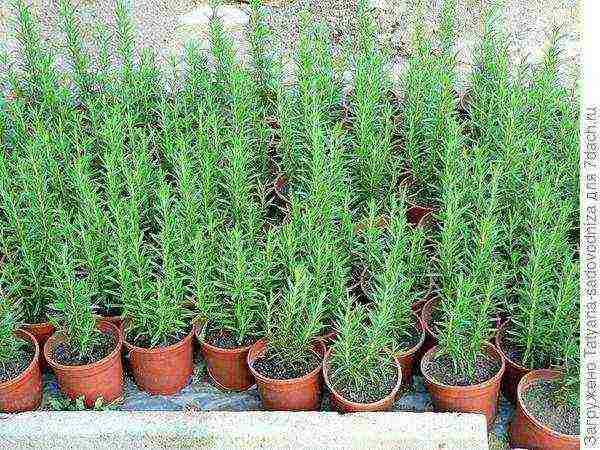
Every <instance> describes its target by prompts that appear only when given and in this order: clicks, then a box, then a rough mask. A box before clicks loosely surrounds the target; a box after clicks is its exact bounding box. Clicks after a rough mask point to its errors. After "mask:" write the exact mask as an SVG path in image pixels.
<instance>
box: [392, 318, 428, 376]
mask: <svg viewBox="0 0 600 450" xmlns="http://www.w3.org/2000/svg"><path fill="white" fill-rule="evenodd" d="M415 319H416V321H417V323H418V324H419V330H420V331H421V338H420V339H419V342H418V343H417V344H416V345H415V346H414V347H413V348H411V349H409V350H407V351H406V352H403V353H397V354H396V355H394V356H395V358H396V359H397V360H398V363H399V364H400V366H401V367H402V386H410V385H412V382H413V367H414V364H415V358H416V356H417V352H418V351H419V350H420V349H421V347H422V346H423V343H424V342H425V331H424V330H423V322H422V321H421V319H420V318H419V317H417V315H416V314H415ZM419 362H420V361H419Z"/></svg>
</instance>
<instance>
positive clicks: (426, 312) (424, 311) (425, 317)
mask: <svg viewBox="0 0 600 450" xmlns="http://www.w3.org/2000/svg"><path fill="white" fill-rule="evenodd" d="M429 295H435V294H432V293H430V294H428V296H429ZM439 303H440V299H439V297H433V298H430V299H429V300H426V302H425V304H424V305H423V306H422V307H421V315H420V317H421V324H422V325H423V331H425V340H424V341H423V345H421V348H419V350H418V351H417V353H416V354H415V357H414V360H415V363H414V365H415V366H416V367H415V373H418V374H420V373H421V360H422V359H423V355H425V353H427V352H428V351H429V350H431V349H432V348H433V347H435V346H436V345H437V342H438V340H437V336H436V335H435V332H434V329H433V324H432V323H431V315H432V312H433V310H434V309H435V307H436V306H437V305H439Z"/></svg>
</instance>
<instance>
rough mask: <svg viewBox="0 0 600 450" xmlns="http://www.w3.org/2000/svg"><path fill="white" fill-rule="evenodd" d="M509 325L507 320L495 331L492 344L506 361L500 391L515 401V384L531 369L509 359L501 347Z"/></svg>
mask: <svg viewBox="0 0 600 450" xmlns="http://www.w3.org/2000/svg"><path fill="white" fill-rule="evenodd" d="M508 326H509V322H505V323H504V324H503V325H502V326H501V327H500V328H499V329H498V331H497V332H496V336H495V338H494V344H495V345H496V348H497V349H498V352H499V353H500V354H501V355H502V357H503V358H504V362H505V363H506V371H505V372H504V377H502V385H501V389H502V393H503V394H504V396H505V397H506V398H507V399H508V400H509V401H511V402H513V403H515V404H516V403H517V386H518V385H519V381H521V378H523V377H524V376H525V375H527V374H528V373H529V372H531V369H528V368H526V367H523V366H521V365H519V364H517V363H516V362H514V361H513V360H511V359H510V358H509V357H508V356H507V355H506V353H505V352H504V350H503V348H502V343H503V339H504V333H505V332H506V329H507V328H508Z"/></svg>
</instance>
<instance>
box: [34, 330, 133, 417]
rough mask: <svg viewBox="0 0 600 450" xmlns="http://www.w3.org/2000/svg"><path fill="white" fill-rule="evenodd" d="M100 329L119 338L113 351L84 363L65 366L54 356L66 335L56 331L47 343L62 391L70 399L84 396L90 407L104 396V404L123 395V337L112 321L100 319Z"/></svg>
mask: <svg viewBox="0 0 600 450" xmlns="http://www.w3.org/2000/svg"><path fill="white" fill-rule="evenodd" d="M97 327H98V329H99V330H101V331H103V332H110V333H112V334H113V335H114V336H116V337H117V345H116V346H115V348H114V350H113V351H112V352H111V353H110V354H109V355H108V356H106V357H104V358H102V359H101V360H100V361H96V362H94V363H92V364H86V365H84V366H66V365H63V364H60V363H59V362H58V361H56V360H55V359H54V349H55V348H56V346H57V345H58V344H59V343H60V342H63V341H64V336H63V335H61V334H58V333H55V334H53V335H52V336H51V337H50V339H48V341H47V342H46V346H45V347H44V355H45V356H46V360H47V361H48V364H49V365H50V367H51V368H52V370H54V373H55V374H56V378H57V380H58V385H59V386H60V390H61V392H62V393H63V394H65V395H66V396H67V397H69V398H70V399H77V398H78V397H81V396H83V397H84V400H85V402H84V403H85V406H87V407H88V408H91V407H92V406H94V403H96V400H97V399H99V398H100V397H102V400H103V401H104V402H105V403H111V402H113V401H115V400H116V399H118V398H120V397H122V396H123V364H122V359H121V349H122V347H123V336H122V335H121V332H120V331H119V329H118V328H117V327H116V326H115V325H114V324H112V323H110V322H105V321H99V322H98V325H97Z"/></svg>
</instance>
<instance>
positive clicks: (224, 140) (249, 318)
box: [193, 5, 271, 391]
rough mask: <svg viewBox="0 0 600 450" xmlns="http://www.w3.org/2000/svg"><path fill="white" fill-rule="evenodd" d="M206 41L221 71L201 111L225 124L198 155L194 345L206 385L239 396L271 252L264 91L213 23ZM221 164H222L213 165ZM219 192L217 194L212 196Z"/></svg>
mask: <svg viewBox="0 0 600 450" xmlns="http://www.w3.org/2000/svg"><path fill="white" fill-rule="evenodd" d="M255 6H256V5H255ZM211 37H212V42H213V47H212V48H213V54H214V56H215V58H216V59H217V61H219V65H220V67H221V69H220V71H219V74H218V76H217V78H216V80H215V82H214V83H212V84H210V85H208V86H207V88H208V92H205V94H204V95H205V98H206V100H205V104H206V105H207V107H208V108H207V109H208V111H207V118H208V123H209V124H213V123H215V124H216V123H217V122H218V121H219V119H221V120H222V122H221V126H212V125H211V126H210V128H209V137H208V139H207V141H208V142H207V144H208V145H207V146H206V147H205V149H204V150H203V152H204V153H205V156H204V157H203V159H207V160H212V161H213V164H210V161H202V163H201V164H202V168H203V169H204V170H203V171H202V172H203V173H202V174H201V175H200V177H201V182H200V189H199V191H200V192H202V194H203V195H202V198H204V199H205V201H210V202H211V204H212V209H209V208H200V214H199V215H198V217H199V218H200V223H199V230H200V232H199V233H198V238H197V240H196V241H197V242H196V243H195V245H196V246H198V248H199V250H200V252H199V254H198V255H197V257H196V258H195V263H194V271H193V273H194V280H195V286H194V293H195V297H196V302H197V308H198V310H199V313H200V316H201V320H202V325H201V326H198V327H197V337H198V339H199V341H200V344H201V347H202V353H203V356H204V358H205V360H206V363H207V368H208V374H209V377H210V378H211V380H212V381H213V382H214V383H215V384H216V385H217V386H218V387H220V388H222V389H227V390H236V391H240V390H245V389H247V388H249V387H250V386H252V385H253V384H254V383H255V382H254V378H253V377H252V374H251V373H250V371H249V370H248V365H247V356H248V352H249V350H250V347H251V345H252V344H254V343H255V342H256V341H257V340H258V338H259V337H260V334H261V328H260V315H259V311H260V309H261V307H262V305H263V304H264V300H263V298H264V295H265V293H264V292H263V291H262V284H263V280H266V279H268V277H269V273H270V272H271V269H270V268H269V267H265V266H264V264H263V256H265V255H266V254H267V253H268V252H267V250H266V249H264V248H263V245H264V243H263V240H264V239H263V226H264V224H265V211H264V208H263V202H262V195H261V189H260V185H261V184H262V183H266V178H265V176H264V170H263V167H264V161H263V157H264V155H261V152H260V151H259V150H258V148H260V145H261V129H262V126H260V125H258V120H257V116H256V111H255V110H256V108H257V107H258V105H259V104H260V102H261V100H260V98H259V96H260V92H261V89H267V86H266V85H265V84H264V83H262V82H261V89H259V88H258V86H257V85H256V84H255V83H256V80H253V79H252V77H251V76H250V74H249V73H248V72H247V70H246V69H245V68H244V67H242V66H241V65H240V64H238V63H237V62H235V61H234V59H233V58H234V57H233V56H232V53H233V49H232V44H231V42H230V39H229V38H228V37H226V36H225V35H224V34H223V32H222V29H221V24H220V22H219V20H218V19H217V18H213V20H212V22H211ZM225 66H226V67H227V71H225ZM255 75H257V74H256V73H255ZM263 82H264V80H263ZM219 92H222V93H224V94H225V96H226V98H227V107H226V109H225V113H223V112H221V111H220V110H219V108H218V104H217V103H216V99H217V98H218V97H217V95H216V94H217V93H219ZM263 93H264V92H263ZM250 148H257V150H256V151H254V152H251V151H248V149H250ZM221 159H223V160H224V162H223V163H221V164H215V163H214V162H216V161H218V160H221ZM218 184H220V185H221V187H222V192H216V191H215V187H216V186H217V185H218ZM265 252H267V253H265Z"/></svg>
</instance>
